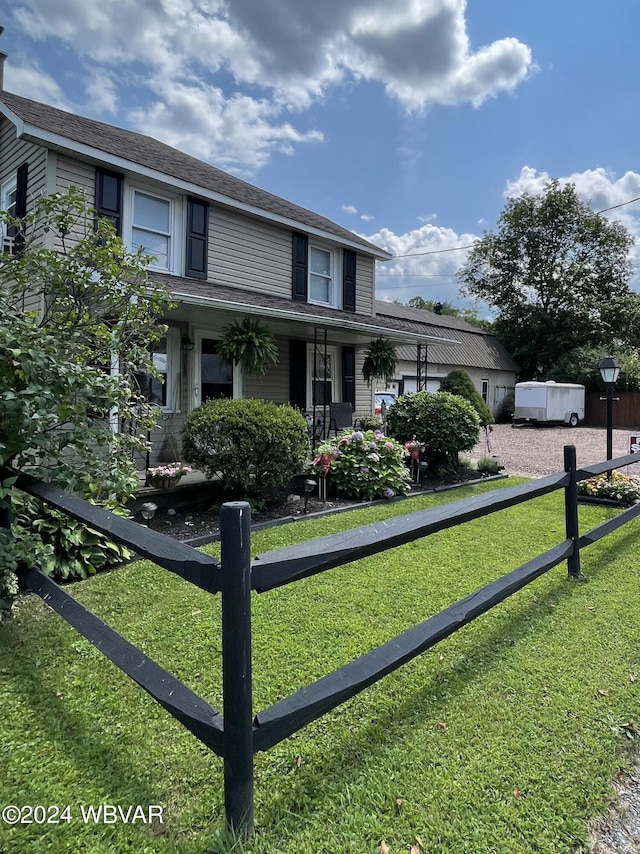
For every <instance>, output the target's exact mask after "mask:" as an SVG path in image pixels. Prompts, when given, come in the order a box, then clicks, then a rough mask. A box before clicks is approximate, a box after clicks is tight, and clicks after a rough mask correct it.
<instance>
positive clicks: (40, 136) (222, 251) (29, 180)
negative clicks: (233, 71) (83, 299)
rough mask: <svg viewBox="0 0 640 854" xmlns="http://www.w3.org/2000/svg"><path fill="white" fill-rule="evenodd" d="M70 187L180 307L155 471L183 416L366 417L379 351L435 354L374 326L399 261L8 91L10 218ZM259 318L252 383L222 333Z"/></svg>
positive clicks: (172, 152) (274, 202) (398, 325)
mask: <svg viewBox="0 0 640 854" xmlns="http://www.w3.org/2000/svg"><path fill="white" fill-rule="evenodd" d="M70 186H75V187H78V188H81V189H83V190H84V193H85V195H86V197H87V199H88V201H89V203H90V204H91V205H92V206H94V207H95V209H96V210H97V212H98V213H99V214H100V215H102V216H106V217H109V218H110V219H111V221H112V222H113V224H114V226H115V228H116V231H117V233H118V234H119V235H120V236H121V237H122V239H123V241H124V243H125V245H126V246H127V248H128V249H130V250H134V251H135V250H136V249H137V248H138V247H140V246H144V249H145V251H146V252H148V253H149V254H152V255H153V256H155V260H154V262H153V264H152V265H151V266H150V268H149V274H150V281H151V282H152V283H153V282H163V283H164V284H166V285H167V286H168V288H169V290H170V291H171V293H172V294H173V296H174V298H175V300H176V302H177V307H176V308H175V309H173V310H172V311H171V313H170V314H169V316H168V317H166V318H164V322H165V323H167V324H168V327H169V329H168V332H167V334H166V335H165V336H164V337H163V338H162V339H161V341H160V342H159V343H158V344H157V345H156V348H155V352H154V360H155V363H156V366H157V367H158V368H159V370H160V371H161V373H162V374H163V378H164V382H163V383H162V384H156V383H154V384H151V387H150V389H149V394H150V397H151V399H153V400H155V401H156V402H157V403H158V406H159V411H160V417H159V419H158V432H157V434H156V435H155V436H154V437H153V439H154V453H153V456H154V458H155V459H167V458H173V459H175V458H177V457H178V455H179V436H180V430H181V426H182V423H183V421H184V417H185V415H186V414H187V413H188V412H190V411H191V410H192V409H194V408H195V407H197V406H199V405H200V404H201V403H202V402H203V401H205V400H207V399H208V398H213V397H218V396H227V397H259V398H264V399H267V400H272V401H274V402H276V403H287V402H289V403H291V404H292V405H294V406H296V407H299V408H300V409H301V410H303V411H306V412H308V413H313V415H314V416H315V415H316V414H317V413H320V412H321V411H322V413H323V414H326V407H327V405H328V404H330V403H332V402H344V403H350V404H351V407H352V412H353V417H354V418H357V417H362V416H366V415H368V414H370V413H371V412H372V403H373V389H372V388H370V387H369V386H367V385H366V383H365V382H364V380H363V378H362V375H361V368H362V360H363V358H364V353H365V351H366V350H367V348H368V346H369V344H370V342H371V341H372V340H373V339H376V338H379V337H383V338H385V339H388V340H389V341H391V342H392V343H394V344H395V345H402V344H404V345H417V344H419V343H422V344H424V343H427V342H428V341H430V340H432V336H431V335H429V334H425V332H424V331H423V330H420V331H416V330H415V329H412V328H411V324H409V323H406V324H404V323H403V322H402V321H400V322H398V320H397V319H396V318H394V319H393V320H392V321H389V320H387V319H385V318H382V317H378V316H376V312H375V262H376V260H377V259H379V260H384V259H388V258H389V257H390V256H389V255H388V254H387V253H386V252H385V251H384V250H382V249H380V248H378V247H376V246H374V245H373V244H371V243H370V242H368V241H367V240H365V239H363V238H362V237H360V236H358V235H357V234H355V233H353V232H351V231H349V230H347V229H345V228H343V227H341V226H340V225H337V224H336V223H334V222H332V221H331V220H329V219H327V218H325V217H323V216H320V215H318V214H316V213H313V212H312V211H309V210H306V209H304V208H302V207H299V206H298V205H295V204H293V203H291V202H289V201H287V200H285V199H282V198H279V197H278V196H275V195H273V194H271V193H268V192H265V191H264V190H261V189H259V188H258V187H256V186H253V185H251V184H249V183H246V182H245V181H243V180H241V179H239V178H237V177H235V176H233V175H230V174H227V173H226V172H223V171H221V170H220V169H217V168H216V167H214V166H211V165H209V164H208V163H204V162H201V161H200V160H197V159H196V158H194V157H191V156H189V155H188V154H185V153H183V152H181V151H178V150H177V149H175V148H172V147H170V146H168V145H165V144H164V143H162V142H159V141H158V140H156V139H153V138H151V137H148V136H144V135H142V134H138V133H133V132H132V131H129V130H123V129H122V128H118V127H114V126H112V125H108V124H104V123H102V122H99V121H95V120H93V119H89V118H84V117H82V116H78V115H74V114H72V113H69V112H65V111H63V110H59V109H55V108H54V107H51V106H48V105H46V104H42V103H38V102H35V101H32V100H28V99H27V98H23V97H20V96H18V95H14V94H10V93H8V92H4V91H0V205H1V207H2V209H8V210H12V211H14V212H15V213H16V214H17V215H21V214H24V213H26V212H27V211H28V209H29V206H30V204H32V202H33V200H34V199H35V198H36V197H37V196H39V195H42V194H48V193H51V192H57V191H61V192H64V191H66V190H67V189H68V188H69V187H70ZM48 239H50V238H49V237H48V235H42V240H44V241H46V240H48ZM247 317H249V318H256V317H257V318H260V321H261V322H262V323H263V324H264V325H266V326H267V327H269V328H270V329H271V330H272V332H273V334H274V335H275V338H276V341H277V346H278V354H279V361H278V364H277V365H275V366H274V367H272V368H270V369H269V371H268V373H267V374H266V375H265V376H264V377H254V376H243V375H242V372H241V371H240V370H239V369H238V368H236V367H234V366H232V365H229V364H228V363H226V362H225V361H224V359H223V358H222V357H221V356H220V354H219V353H218V341H219V338H220V335H221V332H222V330H223V328H224V327H225V326H226V325H227V324H229V323H231V322H232V321H234V320H242V319H244V318H247ZM439 341H440V342H441V341H442V339H439Z"/></svg>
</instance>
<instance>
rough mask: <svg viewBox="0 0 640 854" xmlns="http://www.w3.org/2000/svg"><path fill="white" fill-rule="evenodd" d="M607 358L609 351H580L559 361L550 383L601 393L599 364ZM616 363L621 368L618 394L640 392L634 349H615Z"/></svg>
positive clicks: (639, 366)
mask: <svg viewBox="0 0 640 854" xmlns="http://www.w3.org/2000/svg"><path fill="white" fill-rule="evenodd" d="M608 355H609V351H608V349H607V348H606V347H577V348H576V349H575V350H571V351H570V352H569V353H566V354H565V355H564V356H561V357H560V359H559V360H558V362H557V363H556V365H555V366H554V367H553V368H552V370H551V371H550V372H549V379H550V380H555V381H556V382H576V383H580V384H581V385H583V386H585V388H587V389H589V391H602V390H603V383H602V376H601V374H600V363H601V362H602V360H603V359H604V358H605V356H608ZM616 359H617V361H618V364H619V365H620V376H619V377H618V379H617V381H616V390H617V391H640V358H639V357H638V351H637V350H636V349H635V348H634V347H616Z"/></svg>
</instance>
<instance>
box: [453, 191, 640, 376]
mask: <svg viewBox="0 0 640 854" xmlns="http://www.w3.org/2000/svg"><path fill="white" fill-rule="evenodd" d="M632 244H633V238H632V237H631V236H630V234H629V233H628V232H627V230H626V229H625V228H624V227H623V226H622V225H620V223H616V222H610V221H609V220H607V219H606V218H605V217H603V216H601V215H599V214H596V213H594V212H593V211H592V210H591V208H590V207H589V206H588V205H586V204H585V203H584V202H581V201H580V199H579V198H578V195H577V193H576V189H575V187H574V186H573V185H571V184H568V185H566V186H563V187H561V186H560V184H559V183H558V182H557V181H552V182H550V183H549V184H547V186H546V187H545V188H544V190H543V192H542V193H541V194H540V195H537V196H532V195H528V194H525V195H523V196H520V197H517V198H510V199H509V200H508V201H507V204H506V205H505V208H504V210H503V211H502V213H501V215H500V218H499V220H498V230H497V233H495V234H494V233H492V232H488V233H486V234H485V235H484V236H483V237H482V239H481V240H479V241H478V242H477V244H476V245H475V246H474V248H473V249H472V251H471V253H470V255H469V259H468V261H467V263H466V264H465V266H464V267H463V268H462V270H461V271H460V273H459V278H460V282H461V285H462V290H461V293H462V294H463V295H465V296H471V297H474V298H476V299H481V300H484V302H486V303H488V305H489V306H491V307H492V308H493V309H494V310H495V311H496V313H497V315H496V321H495V332H496V334H497V335H498V337H499V338H500V340H501V341H502V343H503V344H504V345H505V347H506V348H507V350H509V352H510V353H511V354H512V356H513V357H514V359H515V360H516V361H517V362H518V363H519V365H520V367H521V378H522V379H530V378H532V377H537V378H539V379H545V378H547V377H548V376H549V372H550V371H551V370H552V368H553V367H554V366H555V365H556V364H557V363H558V361H559V360H560V358H561V357H562V356H563V354H566V353H567V352H569V351H571V350H574V349H576V348H577V347H581V346H600V345H603V346H605V347H606V348H608V349H610V348H612V347H613V346H614V344H615V343H616V342H618V341H619V337H620V332H621V330H624V329H626V328H627V326H628V322H627V317H628V312H629V310H630V308H632V307H636V308H635V312H636V314H637V312H638V308H637V306H638V300H639V298H638V297H637V295H635V294H632V293H631V291H630V290H629V285H628V282H629V278H630V276H631V262H630V260H629V249H630V247H631V246H632ZM636 335H637V332H636Z"/></svg>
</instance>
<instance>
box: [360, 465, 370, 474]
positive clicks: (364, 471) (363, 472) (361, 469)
mask: <svg viewBox="0 0 640 854" xmlns="http://www.w3.org/2000/svg"><path fill="white" fill-rule="evenodd" d="M360 471H361V472H362V474H369V466H360Z"/></svg>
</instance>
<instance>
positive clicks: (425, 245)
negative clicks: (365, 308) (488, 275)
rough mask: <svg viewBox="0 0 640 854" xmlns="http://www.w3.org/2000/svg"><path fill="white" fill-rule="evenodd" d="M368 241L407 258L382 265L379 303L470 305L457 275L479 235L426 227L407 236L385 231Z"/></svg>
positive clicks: (377, 277)
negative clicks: (413, 299) (414, 301)
mask: <svg viewBox="0 0 640 854" xmlns="http://www.w3.org/2000/svg"><path fill="white" fill-rule="evenodd" d="M366 237H367V240H370V241H371V242H372V243H375V244H376V245H377V246H380V247H382V248H383V249H386V250H387V251H388V252H390V253H391V254H393V255H395V256H404V257H397V258H395V259H392V260H391V261H387V262H386V263H379V264H378V266H377V273H376V296H377V298H378V299H382V300H393V299H399V300H401V301H402V302H407V301H408V300H409V299H410V298H411V297H413V296H422V297H424V299H431V300H440V301H441V302H450V303H452V304H454V305H468V304H469V302H468V301H465V300H463V299H462V298H461V297H460V296H459V295H458V289H459V286H458V282H457V279H456V273H457V271H458V269H459V267H460V266H461V265H462V264H463V263H464V262H465V260H466V258H467V256H468V253H469V247H470V246H471V245H472V244H473V242H474V241H475V240H477V237H478V236H477V235H475V234H457V233H456V232H455V231H454V230H453V229H451V228H445V227H443V226H435V225H431V224H426V225H423V226H421V227H420V228H416V229H414V230H413V231H409V232H407V233H406V234H395V233H394V232H393V231H391V230H390V229H388V228H382V229H380V230H379V231H377V232H376V233H375V234H368V235H366Z"/></svg>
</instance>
